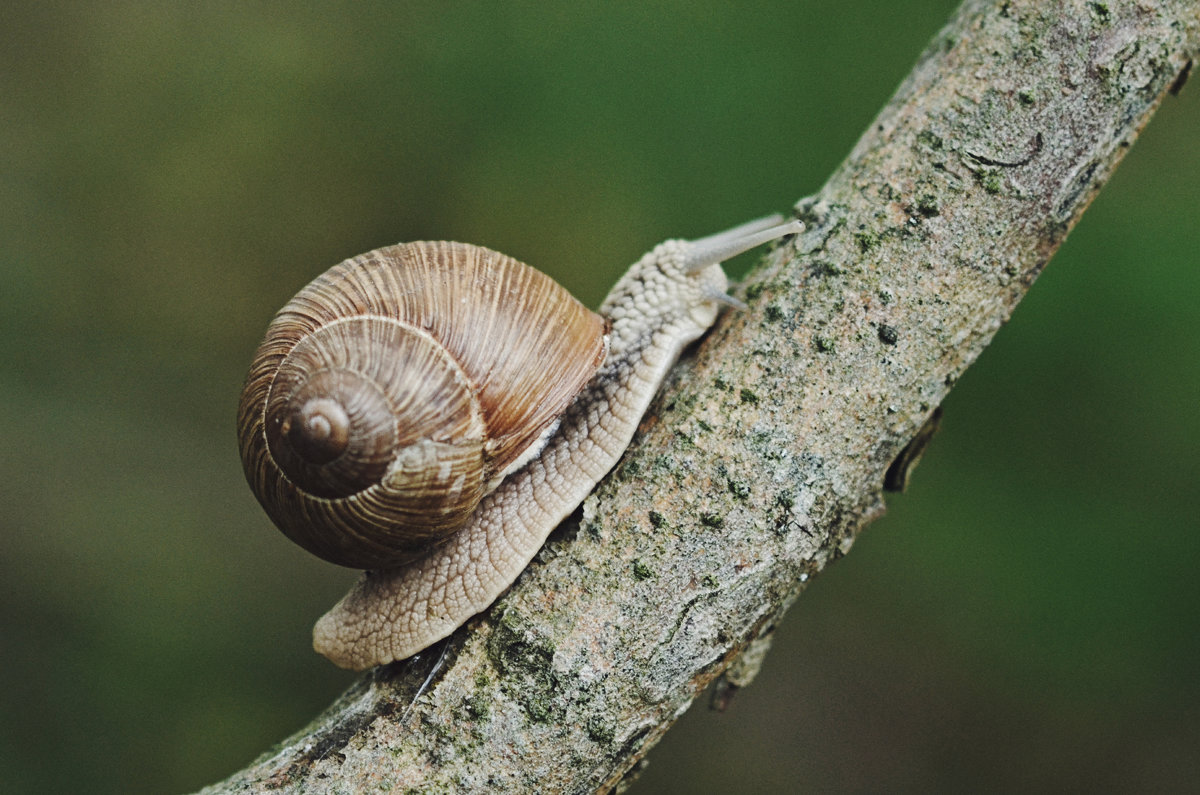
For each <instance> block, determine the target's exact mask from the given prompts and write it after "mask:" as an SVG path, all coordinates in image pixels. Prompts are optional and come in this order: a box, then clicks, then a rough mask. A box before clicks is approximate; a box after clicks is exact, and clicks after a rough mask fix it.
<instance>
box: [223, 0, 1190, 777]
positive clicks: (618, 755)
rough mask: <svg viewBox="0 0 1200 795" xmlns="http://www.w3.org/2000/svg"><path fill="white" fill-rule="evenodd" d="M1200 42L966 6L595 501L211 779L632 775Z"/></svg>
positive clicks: (748, 640)
mask: <svg viewBox="0 0 1200 795" xmlns="http://www.w3.org/2000/svg"><path fill="white" fill-rule="evenodd" d="M1198 49H1200V2H1195V0H1193V1H1192V2H1183V1H1182V0H1177V1H1176V2H1169V1H1167V0H1161V1H1159V2H1150V1H1149V0H1146V1H1145V2H1129V3H1097V2H1082V1H1081V0H1073V1H1072V2H1020V0H1011V1H1010V2H983V1H982V0H969V1H968V2H966V3H965V4H964V5H963V6H962V8H961V9H960V10H959V11H958V12H957V14H956V15H955V17H954V18H953V19H952V20H951V22H950V23H949V24H948V26H947V27H946V28H945V29H944V30H943V31H942V32H941V33H940V34H939V35H938V36H937V37H936V38H935V39H934V41H933V43H932V44H931V45H930V46H929V48H928V49H927V50H926V52H925V53H924V54H923V55H922V56H921V58H920V60H919V61H918V63H917V65H916V67H915V68H914V70H913V72H912V74H911V75H909V77H908V78H907V79H906V80H905V81H904V83H903V85H901V87H900V89H899V90H898V91H897V93H896V95H895V97H894V98H893V100H892V101H891V103H890V104H889V105H888V106H887V107H886V108H884V110H883V112H882V113H881V114H880V116H879V118H878V119H877V120H876V121H875V123H874V124H873V125H872V126H871V128H870V129H869V130H868V131H867V132H866V134H865V135H864V136H863V137H862V140H861V141H859V143H858V145H857V146H856V147H855V149H854V151H853V152H852V153H851V154H850V156H849V158H848V159H847V160H846V161H845V163H844V164H843V165H842V166H841V168H840V169H839V170H838V171H837V173H835V174H834V175H833V177H832V178H831V179H830V180H829V183H828V184H827V185H826V186H825V187H824V188H823V189H822V190H821V192H820V193H819V194H818V195H817V196H815V197H813V198H810V199H806V200H804V201H802V202H801V203H800V205H799V206H798V207H797V211H798V213H799V215H800V216H801V217H802V218H803V219H804V220H805V221H806V223H807V224H808V225H809V231H808V232H806V233H805V234H804V235H803V236H802V237H801V238H800V239H799V240H798V241H797V242H796V244H795V245H792V246H788V247H786V248H784V249H781V250H779V251H776V252H775V253H774V254H772V255H771V256H770V257H769V259H768V261H767V263H766V264H765V266H764V267H763V268H761V269H759V270H758V271H757V272H756V273H755V274H753V275H752V277H751V279H750V280H749V282H748V284H747V288H746V298H747V301H748V303H749V304H750V306H751V309H750V310H749V311H746V312H734V313H729V314H728V315H727V316H726V317H725V318H724V320H723V322H721V323H720V324H719V325H718V327H717V329H716V330H715V331H714V332H713V333H712V334H711V335H710V336H709V337H708V338H707V340H706V341H705V342H704V344H703V345H702V347H701V348H700V350H699V351H698V353H697V355H696V357H695V359H694V360H692V361H690V362H689V363H687V365H686V366H685V367H681V368H680V370H679V372H678V373H677V376H676V378H675V380H674V381H673V383H671V384H669V385H668V387H667V389H666V390H665V391H664V394H663V395H661V396H660V398H659V400H658V402H657V403H656V405H655V406H654V407H653V408H652V409H651V412H650V414H649V415H648V418H647V419H646V420H645V421H644V422H643V425H642V431H641V433H640V434H639V437H638V438H637V439H636V440H635V443H634V446H633V447H632V448H631V449H630V451H629V452H628V453H627V455H626V456H625V458H624V459H623V460H622V461H621V463H620V464H619V465H618V467H617V468H616V470H615V471H614V472H613V473H612V474H611V475H610V477H609V478H608V479H607V480H606V481H605V483H604V484H603V485H602V486H601V488H600V489H599V490H598V491H597V492H596V494H594V495H593V496H592V497H591V498H589V500H588V501H587V503H586V504H585V506H584V509H583V512H582V518H581V519H579V520H578V521H575V522H571V523H568V525H567V526H566V527H565V528H562V529H560V530H559V531H558V532H557V533H556V534H555V535H554V536H552V537H551V540H550V542H549V543H548V544H547V545H546V547H545V548H544V549H543V551H542V552H541V554H540V556H539V558H538V560H536V561H535V562H534V564H533V565H532V566H531V568H530V569H529V570H528V571H527V572H526V573H525V574H524V575H523V576H522V577H521V579H520V580H519V581H518V582H517V584H516V585H515V586H514V587H513V588H512V589H511V590H509V591H508V592H507V593H506V594H505V595H504V596H502V597H501V599H500V600H499V601H498V602H497V603H496V604H495V605H494V606H493V607H492V608H491V609H490V610H488V611H487V612H486V613H485V614H483V615H482V616H479V617H477V618H476V619H474V620H472V621H471V622H470V623H468V625H467V626H466V627H465V628H463V629H461V630H460V631H459V632H457V633H456V634H455V635H454V636H452V637H451V638H450V639H449V640H448V641H447V645H444V646H443V645H439V646H435V647H434V648H433V649H431V650H429V651H427V652H426V653H424V654H422V655H420V656H419V657H418V658H414V659H412V660H409V661H407V662H403V663H397V664H394V665H391V666H386V667H384V668H381V669H376V670H374V671H373V672H371V673H369V674H367V675H365V676H364V677H363V678H362V679H360V680H359V681H358V682H357V683H356V684H355V685H354V686H353V687H352V688H351V689H350V690H349V691H347V692H346V693H345V694H344V695H343V696H342V697H341V698H340V699H339V700H338V701H337V702H336V703H335V704H333V705H332V706H331V707H330V708H329V710H328V711H327V712H326V713H325V714H323V715H321V716H319V717H318V718H317V719H316V720H314V721H313V723H312V724H311V725H310V726H308V727H307V728H305V729H304V730H302V731H301V732H299V733H298V734H296V735H295V736H293V737H291V738H289V739H287V740H286V741H284V742H283V743H282V744H281V745H279V746H278V747H277V748H274V749H272V750H271V751H269V752H268V753H267V754H265V755H264V756H262V757H261V758H260V759H258V760H257V761H255V762H254V763H253V764H252V765H251V766H250V767H248V768H247V769H245V770H243V771H241V772H239V773H237V774H235V775H234V776H232V777H231V778H230V779H228V780H227V781H225V782H223V783H221V784H218V785H215V786H213V787H211V788H209V789H207V790H205V791H206V792H211V793H218V792H265V791H277V790H283V791H304V792H307V793H323V792H348V791H367V790H370V791H388V790H390V791H408V790H410V789H412V790H418V791H435V792H442V791H447V792H448V791H485V790H486V791H511V792H532V791H538V792H586V791H592V790H597V789H599V790H604V789H608V788H612V787H614V786H615V785H617V784H618V783H619V782H620V781H621V780H622V778H623V777H625V776H626V775H627V774H628V773H629V771H630V770H631V769H633V768H634V767H635V766H636V764H637V762H638V761H639V760H640V759H641V758H642V757H643V756H644V754H645V753H646V751H647V750H648V749H649V748H650V747H651V746H652V745H653V744H654V743H655V741H656V740H657V739H658V738H659V737H660V736H661V735H662V733H663V732H665V731H666V729H667V728H668V727H669V726H670V725H671V723H672V722H673V721H674V719H675V718H676V717H678V716H679V715H680V714H681V713H682V712H683V711H684V710H685V709H686V708H687V707H688V705H689V704H690V703H691V701H692V699H693V698H694V697H695V696H696V695H697V694H698V693H699V692H701V690H703V689H704V688H705V687H706V686H707V685H708V684H710V683H711V682H712V681H713V679H714V678H716V677H717V676H718V675H720V674H721V673H722V672H723V671H724V670H725V669H726V668H727V667H729V666H730V665H731V663H734V662H735V661H738V658H739V655H740V654H741V653H742V652H743V651H745V650H747V649H748V648H749V649H751V650H753V651H755V654H754V655H753V656H755V657H756V658H757V657H760V656H761V654H760V653H759V652H760V651H761V647H762V645H763V644H761V643H758V644H755V643H754V642H755V641H756V640H757V639H759V638H761V637H764V636H766V635H767V634H768V633H769V632H770V630H771V628H772V627H773V626H774V624H775V622H776V621H777V620H778V619H779V618H780V616H781V615H782V614H783V612H784V610H785V609H786V608H787V606H788V605H789V604H790V603H791V602H792V600H793V599H795V598H796V596H797V595H798V594H799V593H800V592H801V590H803V587H804V584H805V583H806V582H807V580H808V579H809V578H810V577H812V576H813V575H815V574H816V573H817V572H819V571H820V570H821V569H822V568H824V566H825V565H826V564H827V563H828V562H829V561H830V560H832V559H834V558H836V557H839V556H841V555H843V554H844V553H845V552H846V551H847V549H849V547H850V544H851V542H852V541H853V540H854V537H855V535H856V534H857V533H858V532H859V530H860V529H862V527H863V526H864V525H865V524H866V523H867V522H868V521H869V520H870V519H871V518H873V517H874V516H876V515H878V513H879V512H880V511H881V510H882V507H883V501H882V487H883V483H884V479H885V473H886V472H887V470H888V468H889V465H890V464H891V463H892V462H893V461H894V460H896V459H897V457H898V456H899V455H900V454H901V451H902V450H904V448H905V446H906V445H907V444H908V442H909V440H911V439H913V437H914V436H915V435H917V433H918V431H919V430H920V429H921V427H922V425H923V424H924V423H925V422H926V420H927V419H928V418H929V417H930V416H931V414H932V413H933V412H934V410H935V409H936V407H937V406H938V404H939V403H940V402H941V401H942V399H943V398H944V397H945V395H946V393H947V391H948V390H949V389H950V387H951V386H952V385H953V383H954V381H955V379H957V378H958V376H959V375H960V374H961V373H962V372H963V370H964V369H965V368H966V367H967V366H968V365H969V364H970V363H971V362H972V361H974V359H975V357H977V356H978V355H979V353H980V352H981V351H982V349H983V348H984V346H986V345H987V343H988V341H989V340H990V339H991V337H992V335H993V334H994V333H995V332H996V330H997V329H998V328H999V327H1000V326H1001V325H1002V324H1003V323H1004V322H1005V320H1006V319H1007V318H1008V317H1009V315H1010V314H1011V312H1012V311H1013V308H1014V306H1015V305H1016V303H1017V301H1018V300H1019V299H1020V298H1021V296H1022V295H1023V294H1024V293H1025V291H1026V290H1027V289H1028V288H1029V286H1030V285H1031V284H1032V283H1033V281H1034V279H1035V278H1036V277H1037V275H1038V273H1039V272H1040V271H1041V269H1042V268H1043V267H1044V266H1045V264H1046V261H1047V260H1048V259H1049V258H1050V256H1051V254H1053V252H1054V251H1055V250H1056V248H1057V247H1058V245H1059V244H1060V243H1062V241H1063V239H1064V238H1065V237H1066V235H1067V232H1068V231H1069V230H1070V229H1071V227H1072V226H1073V224H1074V223H1075V222H1076V221H1077V220H1078V218H1079V216H1080V214H1081V213H1082V212H1083V210H1084V209H1085V207H1086V206H1087V204H1088V202H1089V201H1090V200H1091V198H1092V197H1093V196H1094V195H1095V194H1096V192H1097V190H1098V189H1099V188H1100V186H1101V185H1102V184H1103V183H1104V181H1105V180H1106V179H1107V177H1108V175H1109V174H1110V173H1111V172H1112V170H1113V168H1114V167H1115V166H1116V163H1117V162H1118V161H1119V160H1120V158H1121V156H1122V155H1123V154H1124V153H1125V151H1126V150H1127V149H1128V147H1129V146H1130V144H1131V143H1132V142H1133V140H1134V138H1135V137H1136V136H1137V134H1138V131H1139V129H1140V128H1141V126H1142V125H1143V124H1144V123H1145V122H1146V120H1147V119H1148V118H1149V117H1150V115H1151V113H1152V112H1153V110H1154V108H1155V107H1156V105H1157V103H1158V102H1159V100H1160V99H1162V97H1163V96H1164V95H1165V94H1166V93H1167V92H1168V91H1169V90H1178V88H1179V86H1181V85H1182V82H1183V80H1184V79H1185V78H1186V75H1187V71H1188V69H1189V67H1190V65H1191V60H1192V59H1193V58H1194V57H1195V55H1196V53H1197V50H1198ZM900 474H902V473H897V472H895V471H893V472H892V478H895V477H897V476H898V475H900ZM901 479H902V478H901ZM443 650H445V658H444V665H442V666H441V668H440V670H438V672H437V673H436V675H435V676H434V677H433V678H432V680H431V682H430V684H429V687H428V689H426V690H425V692H424V693H423V694H422V695H421V696H420V698H419V699H418V700H417V701H416V703H415V704H411V702H412V700H413V696H414V693H415V692H416V690H417V688H418V686H419V685H420V683H421V682H422V680H423V679H424V678H425V677H426V675H427V674H428V673H429V671H430V670H431V668H432V667H433V665H434V661H435V659H436V658H437V657H438V655H439V654H440V653H441V652H442V651H443ZM754 667H755V666H754V665H739V666H734V669H731V676H730V677H729V681H731V682H732V683H733V684H735V685H736V684H738V683H743V682H745V681H747V679H748V677H749V676H750V675H752V672H753V669H754ZM733 670H736V671H737V673H736V675H733Z"/></svg>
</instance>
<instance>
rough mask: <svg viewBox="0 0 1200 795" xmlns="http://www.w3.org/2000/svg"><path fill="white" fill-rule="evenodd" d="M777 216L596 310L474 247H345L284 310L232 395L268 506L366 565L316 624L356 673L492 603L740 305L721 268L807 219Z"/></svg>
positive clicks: (617, 291)
mask: <svg viewBox="0 0 1200 795" xmlns="http://www.w3.org/2000/svg"><path fill="white" fill-rule="evenodd" d="M803 228H804V226H803V224H801V223H800V222H799V221H787V222H785V221H784V220H783V218H782V217H780V216H772V217H769V218H762V219H759V220H757V221H752V222H750V223H748V224H743V225H742V226H739V227H736V228H734V229H730V230H728V231H726V232H722V233H720V234H717V235H713V236H711V237H707V238H702V239H700V240H694V241H683V240H668V241H667V242H665V243H661V244H659V245H658V246H656V247H655V248H654V250H653V251H651V252H650V253H648V254H646V255H645V256H644V257H642V258H641V259H640V260H638V262H636V263H635V264H634V265H633V267H631V268H630V269H629V272H628V273H626V274H625V276H623V277H622V278H621V280H620V281H619V282H617V285H616V286H615V287H614V288H613V289H612V292H611V293H609V295H608V297H607V298H606V299H605V301H604V303H603V304H602V305H601V307H600V312H599V314H596V313H593V312H591V311H589V310H588V309H587V308H585V307H584V306H583V305H582V304H580V303H579V302H578V301H576V300H575V299H574V298H573V297H571V295H570V294H569V293H567V291H566V290H565V289H563V288H562V287H560V286H559V285H558V284H557V283H555V282H554V281H553V280H551V279H550V278H549V277H548V276H545V275H544V274H542V273H540V272H539V271H536V270H534V269H533V268H530V267H529V266H528V265H524V264H522V263H520V262H517V261H516V260H514V259H512V258H511V257H507V256H505V255H503V254H500V253H498V252H495V251H492V250H490V249H486V248H483V247H481V246H472V245H466V244H463V243H445V242H434V243H430V242H422V243H406V244H402V245H397V246H389V247H386V248H381V249H378V250H376V251H371V252H369V253H367V254H363V255H361V256H359V257H355V258H354V259H350V260H346V261H345V262H343V263H341V264H340V265H336V266H335V267H333V268H331V269H330V270H329V271H327V272H325V273H324V274H322V275H321V276H319V277H317V279H315V280H314V281H313V282H312V283H311V284H309V285H308V286H307V287H305V288H304V289H303V290H301V291H300V293H299V294H297V295H296V297H295V298H293V299H292V300H291V301H290V302H289V303H288V304H287V305H286V306H285V307H284V308H283V309H281V310H280V311H279V313H278V314H277V315H276V317H275V319H274V320H273V321H272V322H271V325H270V326H269V327H268V329H267V334H266V338H265V339H264V340H263V343H262V345H261V346H260V347H259V349H258V353H257V354H256V355H255V358H254V362H253V364H252V365H251V368H250V373H249V376H248V377H247V379H246V387H245V390H244V391H243V393H242V401H241V405H240V407H239V410H238V430H239V438H240V446H241V454H242V464H243V467H244V468H245V471H246V479H247V480H248V481H249V482H250V486H251V488H252V489H253V490H254V493H255V496H257V497H258V500H259V502H260V503H262V505H263V508H265V509H266V512H267V514H268V515H269V516H270V517H271V519H272V520H273V521H274V522H275V524H276V525H278V526H279V528H280V529H281V530H282V531H283V532H284V533H285V534H286V535H287V536H288V537H290V538H291V539H292V540H293V541H295V542H296V543H298V544H300V545H301V546H303V547H304V548H305V549H308V550H309V551H310V552H312V553H313V554H316V555H318V556H320V557H322V558H325V559H326V560H329V561H332V562H334V563H338V564H341V565H344V566H351V567H355V568H361V569H366V570H367V571H366V572H365V573H364V574H363V576H362V577H361V578H360V579H359V580H358V582H357V583H356V584H355V585H354V587H353V588H352V590H351V591H350V593H348V594H347V595H346V596H345V597H344V598H343V599H342V601H341V602H339V603H338V604H337V605H336V606H334V608H333V609H332V610H330V611H329V613H328V614H326V615H325V616H324V617H323V618H321V620H320V621H318V622H317V625H316V627H315V628H314V629H313V646H314V648H315V649H316V650H317V651H318V652H320V653H321V654H324V655H325V656H326V657H328V658H329V659H330V660H332V661H333V662H334V663H336V664H337V665H340V666H342V667H343V668H352V669H355V670H362V669H365V668H369V667H371V666H373V665H382V664H384V663H389V662H392V661H394V660H400V659H404V658H405V657H408V656H410V655H413V654H415V653H417V652H419V651H421V650H422V649H424V648H425V647H427V646H429V645H430V644H432V643H434V642H436V641H438V640H441V639H442V638H444V637H446V636H447V635H449V634H450V633H451V632H453V631H454V630H455V629H456V628H457V627H459V626H460V625H462V624H463V623H464V622H465V621H466V620H467V619H468V618H470V617H471V616H472V615H474V614H475V613H478V612H479V611H481V610H483V609H484V608H486V607H487V606H488V605H490V604H491V603H492V602H493V601H494V600H495V599H496V597H497V596H499V595H500V593H501V592H502V591H503V590H504V589H505V588H507V587H508V586H509V585H510V584H511V583H512V582H513V580H515V579H516V578H517V576H518V575H519V574H520V573H521V571H522V570H523V569H524V568H525V566H526V565H528V563H529V561H530V560H531V559H532V558H533V556H534V555H535V554H536V553H537V551H538V549H539V548H540V547H541V545H542V542H543V541H545V539H546V536H547V535H549V534H550V531H551V530H553V529H554V528H555V527H556V526H557V525H558V524H559V522H561V521H562V520H563V519H564V518H565V517H566V516H567V515H569V514H570V513H571V511H573V510H574V509H575V508H576V506H578V505H579V504H580V503H581V502H583V499H584V497H586V496H587V495H588V493H589V492H591V490H592V489H593V488H594V487H595V485H596V484H597V483H598V482H599V481H600V479H601V478H602V477H604V475H605V474H606V473H607V472H608V471H609V470H610V469H611V468H612V467H613V465H614V464H616V462H617V459H619V458H620V457H621V454H622V452H624V450H625V448H626V446H627V445H628V444H629V441H630V439H631V438H632V437H633V433H634V431H635V430H636V428H637V426H638V423H639V422H640V420H641V417H642V414H643V413H644V412H645V411H646V408H647V406H649V404H650V400H651V399H652V398H653V397H654V393H655V392H656V391H657V390H658V387H659V385H660V384H661V383H662V380H663V378H664V377H665V376H666V374H667V371H668V370H669V369H670V367H671V365H672V364H673V363H674V362H675V359H676V358H677V357H678V356H679V352H680V351H681V350H682V349H683V348H684V346H686V345H687V344H688V343H689V342H691V341H693V340H695V339H696V338H697V337H699V336H700V335H701V334H703V333H704V332H705V330H707V329H708V328H709V326H711V325H712V324H713V322H714V321H715V320H716V317H717V312H718V309H719V307H720V305H721V304H722V303H726V304H728V303H736V302H735V301H734V300H733V299H731V298H729V297H728V296H727V295H726V294H725V291H726V289H727V287H728V283H727V280H726V278H725V273H724V271H722V270H721V262H722V261H723V260H725V259H728V258H729V257H732V256H734V255H736V254H740V253H741V252H743V251H747V250H749V249H751V248H754V247H755V246H758V245H760V244H762V243H766V242H768V241H771V240H774V239H776V238H780V237H783V236H784V235H790V234H796V233H798V232H800V231H802V230H803Z"/></svg>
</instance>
